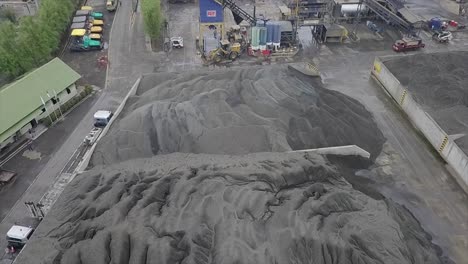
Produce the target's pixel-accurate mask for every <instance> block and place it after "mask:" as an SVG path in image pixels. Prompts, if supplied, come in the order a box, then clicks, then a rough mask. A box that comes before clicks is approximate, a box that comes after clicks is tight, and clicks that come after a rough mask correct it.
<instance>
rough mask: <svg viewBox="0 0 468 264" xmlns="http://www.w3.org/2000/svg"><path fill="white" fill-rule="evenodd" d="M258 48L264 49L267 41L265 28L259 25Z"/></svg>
mask: <svg viewBox="0 0 468 264" xmlns="http://www.w3.org/2000/svg"><path fill="white" fill-rule="evenodd" d="M258 42H259V45H260V49H261V50H266V42H267V28H266V27H261V28H259V39H258Z"/></svg>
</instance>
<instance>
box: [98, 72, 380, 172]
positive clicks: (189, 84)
mask: <svg viewBox="0 0 468 264" xmlns="http://www.w3.org/2000/svg"><path fill="white" fill-rule="evenodd" d="M119 118H120V120H118V123H117V124H116V125H115V126H113V127H112V129H111V130H110V133H109V134H108V135H107V136H106V138H104V140H103V141H102V142H100V144H99V145H98V147H97V149H96V152H95V154H94V156H93V159H92V163H93V164H112V163H115V162H119V161H124V160H128V159H133V158H141V157H152V156H153V155H157V154H166V153H174V152H185V153H209V154H246V153H253V152H268V151H273V152H282V151H287V150H297V149H309V148H320V147H329V146H341V145H349V144H355V145H358V146H360V147H362V148H363V149H365V150H367V151H369V152H370V153H371V154H372V157H373V158H375V157H376V156H377V155H378V154H379V153H380V150H381V148H382V144H383V142H384V137H383V135H382V133H381V132H380V130H379V129H378V128H377V126H376V124H375V123H374V121H373V117H372V115H371V114H370V113H369V112H368V111H367V110H366V109H365V108H364V107H363V106H362V105H361V104H360V103H359V102H357V101H356V100H354V99H352V98H350V97H348V96H346V95H343V94H341V93H339V92H336V91H331V90H327V89H325V88H324V87H323V86H322V84H321V82H320V80H319V79H313V78H305V77H299V76H296V75H295V73H294V72H292V71H291V70H289V69H288V68H287V67H286V66H280V65H275V66H270V67H267V66H264V67H252V68H242V69H230V70H218V71H212V72H189V73H180V74H174V73H164V74H156V75H153V76H148V77H146V78H145V79H143V80H142V85H141V88H140V90H139V91H138V95H137V96H135V97H134V98H132V99H131V101H130V103H129V104H128V105H127V106H126V108H125V111H124V112H123V114H122V115H120V116H119Z"/></svg>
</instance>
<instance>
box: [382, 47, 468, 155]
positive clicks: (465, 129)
mask: <svg viewBox="0 0 468 264" xmlns="http://www.w3.org/2000/svg"><path fill="white" fill-rule="evenodd" d="M467 62H468V52H467V51H457V52H440V53H431V54H423V53H421V54H415V55H412V56H404V57H398V58H396V59H391V60H389V61H386V62H384V63H385V65H386V66H387V68H388V69H389V70H390V71H391V72H392V73H393V75H395V77H396V78H397V79H398V80H399V81H400V82H401V84H403V85H405V86H406V87H407V88H408V90H409V91H410V92H411V95H413V97H414V99H415V100H416V101H417V102H418V103H419V104H421V106H422V107H423V108H424V109H425V110H426V111H427V112H429V114H430V115H431V116H432V117H433V118H434V119H435V120H436V121H437V123H438V124H439V125H440V126H441V127H442V128H443V129H444V130H445V131H446V132H447V133H449V134H467V133H468V63H467ZM456 142H457V143H458V145H459V146H460V147H461V148H462V149H463V150H464V151H465V153H468V135H467V136H464V137H462V138H460V139H458V140H456Z"/></svg>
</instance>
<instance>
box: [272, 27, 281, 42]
mask: <svg viewBox="0 0 468 264" xmlns="http://www.w3.org/2000/svg"><path fill="white" fill-rule="evenodd" d="M280 44H281V30H280V25H278V24H273V45H274V46H278V47H279V46H280Z"/></svg>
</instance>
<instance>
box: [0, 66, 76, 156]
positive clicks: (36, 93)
mask: <svg viewBox="0 0 468 264" xmlns="http://www.w3.org/2000/svg"><path fill="white" fill-rule="evenodd" d="M80 78H81V76H80V75H79V74H78V73H77V72H75V71H74V70H73V69H71V68H70V67H69V66H68V65H66V64H65V63H64V62H63V61H61V60H60V59H59V58H55V59H53V60H51V61H50V62H48V63H46V64H45V65H43V66H42V67H40V68H37V69H35V70H33V71H31V72H29V73H27V74H25V75H24V76H23V77H21V78H20V79H18V80H16V81H14V82H13V83H10V84H7V85H5V86H4V87H1V88H0V150H1V149H4V148H5V147H6V146H8V145H9V144H11V143H14V142H15V141H16V140H19V139H20V138H21V137H22V135H23V134H25V133H27V132H28V130H29V129H31V128H35V127H36V126H37V125H38V122H39V120H41V119H43V118H46V117H47V116H48V115H49V114H50V113H52V112H53V111H55V110H56V109H58V108H59V107H60V105H61V104H63V103H65V102H67V101H68V100H70V99H71V98H72V97H73V96H75V95H76V94H77V90H76V85H75V83H76V81H77V80H78V79H80Z"/></svg>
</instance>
